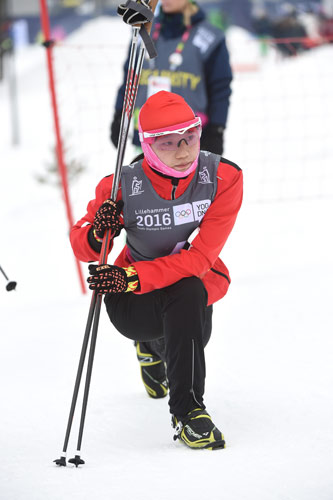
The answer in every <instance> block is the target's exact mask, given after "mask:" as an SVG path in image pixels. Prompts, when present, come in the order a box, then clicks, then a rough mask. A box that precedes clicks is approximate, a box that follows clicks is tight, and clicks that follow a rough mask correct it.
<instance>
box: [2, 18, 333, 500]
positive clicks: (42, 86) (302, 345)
mask: <svg viewBox="0 0 333 500" xmlns="http://www.w3.org/2000/svg"><path fill="white" fill-rule="evenodd" d="M116 26H117V27H119V24H117V23H115V27H116ZM117 29H118V28H117ZM119 29H120V28H119ZM44 57H45V55H44V53H43V52H41V51H40V49H38V48H31V49H29V50H28V51H26V52H24V53H22V54H19V55H18V60H17V64H18V67H19V82H18V83H19V92H20V94H19V95H20V109H21V113H22V116H21V144H20V146H19V147H16V148H13V147H11V145H10V134H9V131H8V129H6V128H5V126H6V124H7V123H8V122H7V121H6V119H5V120H2V121H1V125H0V127H1V128H0V132H1V134H0V136H1V141H2V143H1V167H0V168H1V170H0V173H1V182H0V199H1V227H2V228H3V232H2V237H1V260H0V265H1V266H2V267H3V268H4V270H5V271H6V273H7V274H8V276H9V278H10V279H12V280H14V279H15V280H17V282H18V286H17V290H16V291H15V292H14V291H13V292H10V293H8V292H6V290H5V281H4V280H3V277H0V284H1V287H0V325H1V335H0V343H1V347H0V400H1V411H0V429H1V432H0V498H1V500H23V499H24V500H42V499H43V500H44V499H45V498H47V499H48V500H63V499H66V498H71V499H72V500H76V499H80V500H86V499H87V500H88V499H90V498H96V499H98V500H106V499H110V498H117V499H121V500H129V499H132V498H136V499H138V500H140V499H145V500H146V499H147V498H153V497H155V496H157V495H158V497H159V498H160V499H161V500H166V499H169V498H170V497H172V498H174V499H175V500H180V499H183V498H184V497H185V498H190V499H193V500H201V499H202V498H203V497H208V498H214V499H215V498H216V499H220V498H223V499H226V500H243V499H244V500H267V499H269V500H313V499H314V498H315V499H316V500H332V497H333V451H332V449H333V433H332V416H333V415H332V413H333V401H332V382H333V375H332V357H333V340H332V331H333V330H332V313H331V310H332V307H331V301H332V293H331V287H332V278H333V266H332V249H333V248H332V247H333V245H332V232H331V229H330V228H331V226H332V223H331V214H332V208H333V200H332V198H329V197H328V198H325V197H324V196H323V197H319V198H318V199H303V200H302V201H284V202H279V203H278V202H271V201H263V202H261V203H253V202H251V201H250V198H251V196H248V195H247V196H246V198H245V202H244V205H243V207H242V210H241V213H240V216H239V219H238V221H237V223H236V226H235V229H234V232H233V233H232V235H231V237H230V239H229V241H228V243H227V245H226V247H225V249H224V250H223V252H222V258H223V260H224V261H225V262H226V264H227V265H228V267H229V269H230V271H231V275H232V278H233V282H232V286H231V288H230V291H229V293H228V295H227V296H226V298H225V299H223V301H222V302H220V303H219V304H217V305H216V306H215V310H214V328H213V336H212V339H211V341H210V343H209V345H208V347H207V350H206V351H207V352H206V354H207V384H206V404H207V408H208V410H209V412H210V413H211V414H212V416H213V418H214V421H215V422H216V423H217V425H218V426H219V427H220V428H221V429H222V430H223V432H224V434H225V438H226V442H227V448H226V449H225V450H222V451H217V452H214V453H213V452H208V451H193V450H190V449H187V448H185V447H184V446H182V444H181V443H179V442H177V443H174V442H173V441H172V429H171V427H170V415H169V413H168V406H167V401H166V400H162V401H153V400H150V399H149V398H148V397H147V396H146V394H145V391H144V388H143V386H142V384H141V381H140V378H139V371H138V365H137V361H136V359H135V353H134V349H133V346H132V345H131V343H130V342H129V341H127V340H126V339H124V338H122V337H121V336H120V335H119V334H118V333H117V332H116V331H114V329H113V327H112V326H111V325H110V324H109V322H108V319H107V317H106V314H105V311H104V309H103V311H102V314H101V320H100V328H99V337H98V341H97V350H96V358H95V365H94V372H93V378H92V386H91V395H90V400H89V405H88V413H87V419H86V427H85V432H84V436H83V445H82V458H83V459H85V460H86V465H85V466H83V467H82V468H79V469H75V468H74V467H71V466H68V467H67V468H58V467H56V466H54V464H53V463H52V460H54V459H55V458H59V456H60V452H61V449H62V444H63V439H64V434H65V427H66V422H67V417H68V411H69V405H70V400H71V396H72V390H73V384H74V379H75V374H76V369H77V362H78V357H79V353H80V349H81V343H82V338H83V333H84V328H85V323H86V318H87V314H88V309H89V303H90V295H89V294H87V295H86V296H82V295H81V294H80V289H79V286H78V280H77V276H76V270H75V267H74V265H73V263H74V260H73V256H72V252H71V249H70V246H69V242H68V235H67V230H66V220H65V214H64V208H63V204H62V200H61V196H60V195H59V193H58V192H57V191H56V190H55V189H54V188H52V187H50V186H40V185H39V184H37V183H36V181H35V179H34V175H35V174H36V172H38V171H39V170H40V169H41V168H42V166H43V163H44V161H45V157H46V156H47V154H48V150H49V147H50V144H51V143H52V122H51V117H50V110H49V96H48V93H47V78H46V72H45V59H44ZM121 57H122V54H119V59H121ZM290 67H291V68H292V66H290ZM286 71H287V70H286ZM117 78H118V80H117V81H116V79H115V84H114V89H113V90H112V92H113V95H114V92H115V89H116V86H117V84H118V82H119V78H120V72H118V74H117ZM6 99H7V89H6V87H5V85H0V102H1V109H2V110H3V109H5V110H6V108H7V106H6ZM111 102H112V101H111ZM5 112H6V111H5ZM233 119H235V118H233ZM234 127H236V125H234ZM228 133H229V136H230V141H231V142H232V141H233V139H232V130H229V132H228ZM234 134H235V132H234ZM277 147H278V148H281V149H282V148H283V144H277ZM110 151H111V152H110V156H111V157H114V152H113V151H112V150H110ZM230 158H231V159H233V158H232V157H231V156H230ZM241 166H242V167H243V169H244V174H245V189H246V188H247V182H246V179H247V175H249V174H248V169H247V165H246V162H244V161H243V163H242V164H241ZM100 168H101V169H103V168H104V169H107V168H108V167H107V166H106V167H105V165H103V166H101V167H100ZM101 175H103V174H102V173H101V171H98V172H96V171H94V170H88V171H87V172H86V173H85V174H84V175H83V176H82V178H81V179H80V181H79V182H78V183H77V184H76V185H74V186H73V189H72V193H73V201H74V212H75V216H76V217H77V218H78V217H79V216H81V214H82V213H83V211H84V207H85V204H86V202H87V201H88V199H89V198H90V197H92V195H93V190H94V187H95V185H96V183H97V182H98V180H99V178H100V177H101ZM250 185H251V184H250ZM120 238H121V237H120ZM118 246H121V241H119V242H118ZM116 253H117V249H115V250H114V253H113V255H114V256H115V255H116ZM84 269H85V274H86V266H84ZM78 408H80V407H78ZM77 413H78V414H79V411H78V412H77ZM75 424H77V421H75ZM76 439H77V425H74V427H73V431H72V438H71V441H70V446H69V454H68V456H69V457H71V456H73V455H74V453H75V446H76Z"/></svg>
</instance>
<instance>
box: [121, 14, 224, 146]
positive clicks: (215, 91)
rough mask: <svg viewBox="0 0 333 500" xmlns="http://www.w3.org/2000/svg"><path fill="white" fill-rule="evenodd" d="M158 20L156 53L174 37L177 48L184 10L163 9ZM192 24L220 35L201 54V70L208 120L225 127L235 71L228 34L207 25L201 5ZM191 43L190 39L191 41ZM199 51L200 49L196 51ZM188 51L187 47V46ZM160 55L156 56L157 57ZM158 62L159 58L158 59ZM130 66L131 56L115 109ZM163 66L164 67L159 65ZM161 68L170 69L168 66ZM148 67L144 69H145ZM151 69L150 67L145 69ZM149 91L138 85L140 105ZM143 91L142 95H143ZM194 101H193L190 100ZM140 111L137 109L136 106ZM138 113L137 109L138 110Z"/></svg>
mask: <svg viewBox="0 0 333 500" xmlns="http://www.w3.org/2000/svg"><path fill="white" fill-rule="evenodd" d="M156 22H160V23H161V31H160V35H159V37H158V40H157V42H156V48H157V53H158V54H159V53H160V54H164V51H163V49H165V45H167V44H168V43H169V42H170V40H171V39H172V42H173V43H172V46H173V47H174V48H176V46H177V43H178V42H179V41H180V40H181V37H182V35H183V33H184V32H185V29H186V28H185V25H184V23H183V15H182V14H171V15H170V14H168V15H167V14H164V12H163V11H160V13H159V15H158V16H157V18H156ZM191 25H192V26H193V31H196V30H197V28H198V27H200V26H203V27H204V26H210V28H211V30H212V32H213V33H214V34H215V35H216V36H217V38H218V42H216V41H215V44H214V48H213V49H212V50H210V51H208V56H207V57H204V56H203V57H202V74H201V79H202V81H203V83H204V89H205V90H204V92H205V94H206V97H207V107H206V109H205V110H204V112H205V114H206V115H207V117H208V120H209V123H210V124H214V125H217V126H222V127H224V128H225V126H226V123H227V116H228V109H229V97H230V94H231V88H230V84H231V81H232V72H231V68H230V63H229V54H228V50H227V47H226V43H225V38H224V36H223V33H222V32H221V31H220V30H218V29H217V28H215V27H214V26H211V25H208V23H207V21H206V19H205V14H204V12H203V10H202V9H200V8H199V10H198V12H197V13H196V14H194V15H193V16H192V18H191ZM154 29H155V27H154V26H153V28H152V33H154ZM186 43H190V39H189V40H188V42H186ZM197 52H198V51H197ZM184 53H185V49H184ZM158 57H159V56H158V55H157V58H156V59H158ZM156 64H157V66H158V61H156ZM145 67H149V66H148V63H147V62H145V64H144V68H145ZM180 68H181V67H180ZM127 69H128V58H127V60H126V62H125V65H124V82H123V84H122V86H121V87H120V88H119V90H118V95H117V99H116V105H115V108H116V110H119V111H121V109H122V105H123V101H124V93H125V81H126V75H127ZM160 69H161V68H160ZM162 69H165V70H169V68H167V67H165V68H164V67H163V68H162ZM143 71H145V69H144V70H143ZM146 71H148V70H146ZM143 91H144V92H146V88H145V90H143V88H141V87H140V88H139V93H138V98H139V103H140V104H139V106H141V105H142V104H143V102H144V100H143V98H142V92H143ZM172 91H173V92H177V89H174V88H172ZM140 92H141V95H140ZM179 93H181V92H179ZM182 95H183V97H184V98H185V100H187V101H189V99H188V96H187V95H186V93H185V95H184V93H183V94H182ZM189 104H190V105H191V102H189ZM192 108H193V110H194V111H196V109H195V106H193V104H192ZM136 111H137V110H136ZM135 114H137V113H135ZM133 143H134V144H136V145H140V143H139V139H138V134H137V131H136V130H135V134H134V138H133Z"/></svg>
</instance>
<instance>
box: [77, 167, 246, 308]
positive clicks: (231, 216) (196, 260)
mask: <svg viewBox="0 0 333 500" xmlns="http://www.w3.org/2000/svg"><path fill="white" fill-rule="evenodd" d="M142 168H143V170H144V172H145V174H146V175H147V177H148V178H149V180H150V181H151V183H152V185H153V187H154V189H155V191H156V192H157V194H158V195H159V196H161V197H162V198H164V199H171V192H172V189H173V186H172V184H171V179H169V178H165V177H162V176H160V175H159V174H157V173H156V172H155V171H154V170H152V169H151V168H149V166H148V165H147V163H146V161H145V160H144V161H143V164H142ZM194 174H195V172H193V173H192V174H191V175H189V176H188V177H187V178H181V179H180V180H179V184H178V186H177V189H176V192H175V196H176V198H178V197H179V196H181V195H182V194H183V193H184V191H185V190H186V188H187V187H188V185H189V183H190V182H191V180H192V178H193V176H194ZM217 179H218V186H217V192H216V196H215V198H214V200H213V202H212V204H211V205H210V207H209V208H208V210H207V212H206V214H205V216H204V218H203V219H202V221H201V223H200V226H199V228H200V231H199V234H198V235H197V236H196V237H195V238H194V240H193V241H192V244H191V247H190V249H189V250H181V251H180V252H179V253H177V254H173V255H168V256H166V257H160V258H157V259H154V260H152V261H139V262H135V263H134V266H135V268H136V271H137V273H138V276H139V281H140V291H138V292H134V293H139V294H141V293H147V292H151V291H153V290H156V289H158V288H164V287H166V286H169V285H172V284H173V283H175V282H177V281H179V280H181V279H182V278H186V277H189V276H197V277H199V278H200V279H202V281H203V283H204V285H205V288H206V290H207V292H208V305H210V304H212V303H214V302H216V301H217V300H219V299H221V298H222V297H223V296H224V295H225V294H226V292H227V290H228V287H229V283H230V276H229V271H228V269H227V268H226V266H225V265H224V264H223V262H222V261H221V259H220V258H219V254H220V252H221V250H222V248H223V247H224V245H225V243H226V241H227V239H228V236H229V234H230V232H231V230H232V228H233V226H234V224H235V221H236V217H237V214H238V211H239V209H240V207H241V204H242V193H243V176H242V171H241V169H240V168H239V167H238V166H237V165H235V164H234V163H232V162H229V161H228V160H226V159H224V158H221V162H220V164H219V166H218V170H217ZM112 180H113V175H110V176H108V177H104V179H102V180H101V181H100V183H99V184H98V186H97V187H96V197H95V199H94V200H91V201H90V202H89V203H88V206H87V213H86V215H85V216H84V217H82V219H80V220H79V221H78V222H77V223H76V224H75V225H74V226H73V228H72V230H71V233H70V240H71V245H72V248H73V251H74V254H75V256H76V257H77V258H78V259H79V260H82V261H83V262H89V261H98V260H99V254H98V253H97V252H96V251H95V250H93V248H92V247H91V245H90V243H89V241H88V232H89V229H90V228H91V225H92V224H93V221H94V216H95V213H96V211H97V210H98V208H99V207H100V206H101V205H102V203H103V202H104V201H105V200H106V199H108V198H110V193H111V187H112ZM120 199H121V185H120V187H119V191H118V195H117V201H118V200H120ZM126 250H127V246H126V245H125V247H124V249H123V250H122V252H121V253H120V255H119V256H118V257H117V259H116V260H115V265H117V266H120V267H126V266H129V265H130V264H131V263H130V262H129V260H128V257H127V255H126Z"/></svg>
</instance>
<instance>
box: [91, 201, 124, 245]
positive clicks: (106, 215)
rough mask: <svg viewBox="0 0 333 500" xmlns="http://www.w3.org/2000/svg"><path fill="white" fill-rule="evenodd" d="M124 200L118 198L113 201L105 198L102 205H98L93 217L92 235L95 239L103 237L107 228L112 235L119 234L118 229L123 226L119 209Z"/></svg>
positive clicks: (120, 209) (98, 239)
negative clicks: (116, 200)
mask: <svg viewBox="0 0 333 500" xmlns="http://www.w3.org/2000/svg"><path fill="white" fill-rule="evenodd" d="M123 206H124V202H123V201H122V200H119V201H118V202H117V203H115V202H114V201H112V200H106V201H105V202H104V203H103V205H101V206H100V207H99V209H98V210H97V212H96V214H95V218H94V231H93V233H94V236H95V238H96V240H97V241H100V238H103V236H104V233H105V231H106V230H107V229H111V231H112V234H113V236H119V234H120V231H121V230H122V228H123V227H124V224H123V223H122V221H121V216H120V214H121V211H122V208H123Z"/></svg>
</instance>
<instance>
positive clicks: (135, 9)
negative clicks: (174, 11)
mask: <svg viewBox="0 0 333 500" xmlns="http://www.w3.org/2000/svg"><path fill="white" fill-rule="evenodd" d="M117 13H118V15H119V16H121V17H122V18H123V21H124V22H125V23H126V24H130V25H131V26H133V25H139V24H144V23H148V22H150V21H152V20H153V17H154V14H153V11H152V10H151V8H150V7H149V1H148V0H136V1H134V0H127V2H126V3H123V4H120V5H119V7H118V9H117Z"/></svg>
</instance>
